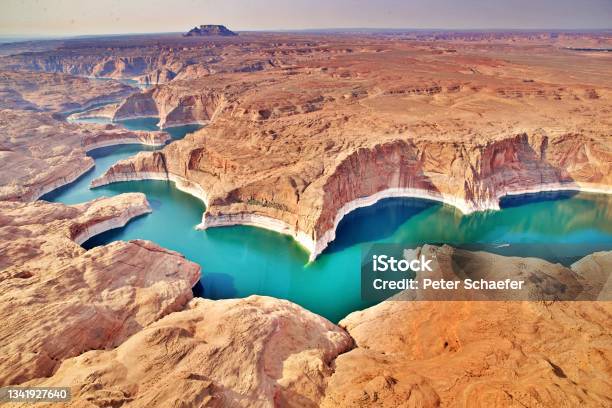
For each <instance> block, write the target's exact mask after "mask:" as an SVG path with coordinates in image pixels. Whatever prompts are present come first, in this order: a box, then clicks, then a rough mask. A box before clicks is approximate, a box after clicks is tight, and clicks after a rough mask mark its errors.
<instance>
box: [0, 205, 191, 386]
mask: <svg viewBox="0 0 612 408" xmlns="http://www.w3.org/2000/svg"><path fill="white" fill-rule="evenodd" d="M150 211H151V210H150V208H149V205H148V202H147V200H146V198H145V196H144V195H143V194H137V193H131V194H122V195H119V196H116V197H113V198H101V199H98V200H95V201H92V202H88V203H85V204H81V205H75V206H66V205H63V204H51V203H46V202H42V201H37V202H35V203H17V202H0V225H1V227H0V254H1V256H0V283H1V284H0V313H1V314H2V316H3V317H2V325H1V327H0V339H1V341H0V355H1V356H0V384H2V385H9V384H20V383H23V382H24V381H27V380H30V379H32V378H38V377H45V376H49V375H51V374H53V372H54V371H55V370H56V369H57V367H58V366H59V365H60V364H61V362H62V361H63V360H65V359H66V358H69V357H73V356H77V355H80V354H82V353H84V352H86V351H89V350H94V349H105V348H111V347H115V346H117V345H119V344H120V343H121V342H123V341H124V340H125V339H127V338H128V337H129V336H130V335H132V334H134V333H136V332H138V331H140V330H141V329H142V328H144V327H146V326H147V325H149V324H151V323H153V322H155V321H156V320H158V319H160V318H161V317H162V316H164V315H166V314H168V313H170V312H173V311H177V310H180V309H182V308H183V307H184V305H185V304H186V303H187V302H188V301H189V300H190V299H191V298H192V296H193V294H192V292H191V287H192V286H193V285H194V284H195V283H196V282H197V281H198V279H199V277H200V267H199V266H198V265H196V264H194V263H192V262H189V261H187V260H185V259H184V258H183V256H181V255H180V254H178V253H176V252H173V251H169V250H167V249H164V248H161V247H159V246H157V245H155V244H153V243H151V242H148V241H130V242H116V243H113V244H110V245H107V246H102V247H97V248H94V249H92V250H89V251H86V250H84V249H83V248H81V247H80V246H79V245H78V244H77V243H76V242H74V239H80V240H81V241H82V240H85V239H86V238H87V235H91V234H92V233H98V232H101V231H104V230H107V229H111V228H117V227H119V226H122V225H124V224H125V223H126V222H127V221H129V219H131V218H133V217H137V216H139V215H142V214H146V213H148V212H150Z"/></svg>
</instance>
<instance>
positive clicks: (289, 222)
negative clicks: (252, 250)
mask: <svg viewBox="0 0 612 408" xmlns="http://www.w3.org/2000/svg"><path fill="white" fill-rule="evenodd" d="M381 48H383V47H382V46H381ZM383 50H384V51H385V52H382V51H381V52H378V53H371V52H366V51H364V52H361V53H355V52H351V53H346V54H341V55H334V56H332V57H328V58H325V59H323V58H321V59H317V57H313V58H312V60H309V61H308V62H302V63H301V65H298V66H296V67H293V68H292V69H290V70H289V69H285V70H277V69H271V70H265V71H257V72H252V73H249V74H248V75H242V74H237V73H225V74H216V75H209V76H206V77H201V78H198V79H193V80H187V79H185V80H178V79H175V80H173V81H171V82H169V83H167V84H165V85H161V86H158V87H155V88H154V89H151V90H149V91H147V92H143V93H140V94H136V95H132V96H130V97H129V98H127V99H126V100H125V101H124V102H122V103H121V104H119V105H118V106H117V109H116V111H115V113H114V118H116V119H118V118H129V117H138V116H154V117H159V124H160V126H162V127H163V126H170V125H172V124H183V123H192V122H197V123H208V125H207V126H206V127H205V128H204V129H202V130H200V131H199V132H197V133H196V134H194V135H191V136H189V137H187V138H185V139H184V140H182V141H180V142H178V143H175V144H173V145H171V146H168V147H167V148H165V149H164V150H163V151H161V152H155V153H149V154H141V155H138V156H137V157H134V158H133V159H130V160H128V161H124V162H121V163H118V164H116V165H115V166H113V167H112V168H111V169H109V171H108V172H107V173H106V174H105V175H104V176H102V177H101V178H100V179H98V180H96V181H95V182H94V185H102V184H106V183H110V182H114V181H122V180H128V179H129V180H134V179H140V178H147V177H148V176H147V175H155V176H154V177H155V178H162V179H164V178H165V179H173V178H181V179H183V180H187V181H188V182H189V183H191V184H194V185H197V186H199V190H201V191H203V192H204V193H205V196H206V197H207V211H206V213H205V214H204V216H203V220H202V224H201V227H203V228H208V227H214V226H222V225H233V224H249V225H256V226H260V227H264V228H269V229H273V230H276V231H279V232H283V233H287V234H289V235H292V236H294V237H295V238H296V239H297V240H298V241H299V242H300V243H301V244H302V245H303V246H304V247H305V248H306V249H307V250H309V251H310V253H311V255H312V257H313V258H314V257H316V256H317V255H318V254H319V253H320V252H321V251H323V250H324V249H325V247H326V246H327V244H328V243H329V242H330V241H332V240H333V239H334V236H335V228H336V226H337V224H338V222H339V221H340V219H341V218H342V217H343V216H344V215H345V214H346V213H347V212H349V211H351V210H352V209H354V208H356V207H359V206H363V205H369V204H372V203H373V202H375V201H377V200H379V199H381V198H385V197H397V196H410V197H422V198H429V199H433V200H438V201H442V202H445V203H448V204H451V205H454V206H456V207H457V208H459V209H460V210H461V211H463V212H471V211H478V210H485V209H497V208H499V204H498V201H499V198H500V197H502V196H504V195H508V194H521V193H526V192H537V191H548V190H563V189H566V190H581V191H592V192H601V193H609V192H610V185H612V179H610V174H612V172H611V171H610V170H611V166H612V149H611V147H610V143H609V140H610V137H609V136H610V132H611V129H612V124H611V123H610V121H609V120H607V119H600V120H597V121H593V120H592V118H593V117H598V118H606V117H607V116H608V115H606V112H608V111H609V100H610V96H611V95H612V91H611V89H612V87H611V85H612V83H611V81H610V78H609V76H605V75H603V74H602V75H601V76H597V75H590V76H589V75H588V74H587V71H589V70H590V69H591V68H592V66H591V65H590V63H584V64H585V65H583V66H581V65H580V62H578V61H577V60H574V58H573V56H570V57H568V56H564V57H563V58H567V59H568V60H571V61H572V62H575V63H576V64H577V65H572V67H573V71H572V72H571V74H572V75H574V76H575V78H576V79H575V80H573V81H574V82H572V83H571V85H561V84H563V83H565V81H566V78H567V75H569V74H570V73H569V72H565V71H563V67H562V66H559V65H554V66H550V64H545V63H542V62H538V63H531V62H529V63H527V62H525V61H524V60H523V59H522V57H523V55H524V54H523V53H524V52H526V50H524V49H520V48H518V49H515V50H512V51H511V52H508V53H507V54H506V55H505V56H504V57H503V58H505V59H502V55H498V56H494V55H487V57H475V56H474V55H471V54H469V53H468V54H467V55H458V54H459V53H449V54H444V53H442V54H440V53H433V52H431V51H429V50H425V51H424V50H420V49H417V50H415V49H413V48H411V47H408V46H407V47H404V46H398V45H394V46H388V48H383ZM367 51H370V50H369V49H367ZM551 53H552V55H557V54H556V51H555V52H551ZM356 54H358V55H356ZM407 55H409V57H408V56H407ZM407 61H409V62H410V64H406V62H407ZM450 64H452V65H450ZM374 67H376V69H375V68H374ZM472 69H473V70H474V72H473V71H471V70H472ZM589 72H590V71H589ZM417 76H418V77H419V81H416V80H415V79H413V78H415V77H417ZM450 76H452V77H453V78H454V79H452V80H451V79H449V77H450ZM525 77H530V78H537V81H538V82H535V81H536V80H533V79H530V80H525V79H524V78H525ZM388 78H394V80H393V81H389V80H388ZM544 78H546V80H544ZM594 81H597V83H596V84H593V82H594ZM261 157H265V158H266V160H260V158H261Z"/></svg>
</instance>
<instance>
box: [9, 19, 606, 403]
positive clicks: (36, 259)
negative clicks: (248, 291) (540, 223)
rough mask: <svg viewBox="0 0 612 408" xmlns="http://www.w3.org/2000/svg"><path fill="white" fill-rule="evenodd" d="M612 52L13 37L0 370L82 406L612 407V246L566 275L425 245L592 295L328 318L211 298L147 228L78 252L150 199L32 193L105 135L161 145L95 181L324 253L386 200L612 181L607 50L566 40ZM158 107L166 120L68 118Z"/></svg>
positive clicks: (272, 303)
mask: <svg viewBox="0 0 612 408" xmlns="http://www.w3.org/2000/svg"><path fill="white" fill-rule="evenodd" d="M611 43H612V38H610V36H609V34H606V33H603V34H599V33H595V34H593V33H575V34H572V33H565V34H562V35H555V36H553V35H548V34H544V33H528V32H527V33H483V32H474V33H471V32H461V33H451V32H444V33H440V32H425V31H423V32H417V33H403V32H391V33H386V34H372V35H366V34H353V33H345V34H329V33H321V34H307V33H241V34H240V36H228V37H224V36H188V37H186V36H182V35H180V34H176V35H173V34H160V35H150V36H117V37H107V38H96V37H94V38H75V39H68V40H61V41H51V42H49V43H45V44H42V45H41V44H30V45H27V44H22V45H0V55H3V57H1V58H0V96H5V97H4V98H1V99H2V103H1V105H0V108H2V109H3V110H0V170H1V171H0V173H1V175H0V254H1V255H2V256H1V257H0V309H2V315H3V316H4V317H3V319H2V323H3V324H2V327H0V339H2V341H1V342H0V350H2V356H3V357H2V358H0V373H1V375H0V384H1V385H23V386H67V387H70V389H71V392H72V401H71V402H70V404H68V405H69V406H117V407H119V406H128V407H151V406H219V407H220V406H255V407H269V406H290V407H292V406H295V407H316V406H322V407H332V406H334V407H336V406H341V407H342V406H358V407H359V406H361V407H369V406H380V407H387V406H388V407H392V406H426V407H429V406H483V407H484V406H486V407H488V406H499V405H505V406H561V405H576V406H578V405H582V406H593V407H598V406H601V407H603V406H607V405H609V404H610V401H612V395H611V393H610V389H612V382H611V380H610V379H611V378H612V362H611V359H612V346H611V345H612V342H611V337H610V321H611V318H612V316H611V315H612V310H611V309H610V302H609V299H610V295H611V292H610V291H611V290H612V286H611V285H610V272H611V271H612V252H610V251H601V252H596V253H593V254H590V255H587V256H585V257H583V258H582V259H580V260H578V261H576V262H574V263H573V264H571V265H569V266H563V265H560V264H556V263H551V262H548V261H545V260H542V259H537V258H519V257H505V256H502V255H496V254H493V253H487V252H472V251H466V250H461V249H455V248H453V247H450V246H448V245H443V246H428V245H426V246H423V247H422V248H419V249H418V250H419V251H423V252H427V253H430V254H435V257H436V259H437V261H436V262H434V266H433V272H432V275H431V276H437V277H440V276H442V277H445V278H453V277H456V276H457V269H456V264H457V263H458V262H459V261H461V264H462V265H469V271H470V274H471V275H470V276H471V277H473V278H478V279H480V278H482V277H487V278H494V277H498V278H505V277H508V276H521V277H524V278H525V279H526V280H527V281H528V282H530V284H529V285H530V288H532V289H533V290H535V291H536V292H538V291H539V292H543V293H548V288H549V287H554V288H556V289H558V288H562V289H563V290H566V291H567V292H568V293H571V294H572V295H576V296H577V297H578V298H580V294H582V295H583V296H584V298H585V299H599V300H600V301H578V302H565V301H559V300H557V299H555V298H554V296H553V297H552V298H547V297H537V299H538V300H537V301H530V302H526V301H525V302H518V301H482V300H478V299H476V300H472V301H431V300H420V299H425V298H427V297H426V296H425V295H426V294H425V293H417V294H416V295H415V294H414V293H409V292H404V293H400V294H399V295H396V296H395V297H393V298H391V299H389V300H387V301H384V302H382V303H379V304H377V305H375V306H373V307H370V308H368V309H365V310H361V311H355V312H353V313H351V314H350V315H348V316H346V317H345V318H344V319H342V320H341V321H340V322H339V323H338V324H334V323H332V322H330V321H328V320H327V319H325V318H323V317H321V316H318V315H316V314H315V313H312V312H311V311H308V310H306V309H304V308H303V307H301V306H298V305H296V304H294V303H292V302H289V301H286V300H282V299H276V298H272V297H266V296H249V297H246V298H242V299H224V300H210V299H203V298H194V295H193V291H192V288H193V287H194V285H196V283H197V282H198V281H199V280H200V278H201V276H206V275H207V274H208V273H210V272H211V271H207V270H202V271H201V270H200V269H201V268H200V266H199V265H198V264H196V263H194V262H191V261H189V260H188V259H186V258H185V257H184V256H183V255H181V254H179V253H177V252H174V251H171V250H169V249H165V248H163V247H161V246H159V245H157V244H155V243H153V242H151V241H146V240H142V239H136V240H129V241H116V242H113V243H110V244H106V245H100V246H96V247H94V248H91V249H88V250H86V249H84V248H83V247H82V246H81V244H84V243H85V242H87V241H88V240H89V239H90V238H92V237H94V236H96V235H99V234H101V233H104V232H106V231H108V230H111V229H117V228H121V227H123V226H125V225H127V224H128V223H129V222H130V221H131V220H133V219H136V218H139V217H146V214H149V213H150V212H151V211H156V207H155V205H157V206H159V205H160V204H159V203H153V202H151V203H149V202H148V200H147V198H146V197H145V196H144V195H143V194H140V193H127V194H119V195H114V196H113V197H110V198H99V199H96V200H93V201H88V202H85V203H81V204H76V205H64V204H60V203H51V202H46V201H43V200H40V197H41V196H43V195H44V194H45V193H48V192H49V191H52V190H54V189H56V188H58V187H60V186H63V185H66V184H69V183H71V182H73V181H74V180H76V179H78V178H79V177H80V176H82V175H83V174H84V173H86V172H87V171H88V170H90V169H91V168H92V167H93V166H94V160H93V159H92V157H90V156H89V155H88V154H87V153H88V152H91V151H92V150H94V149H97V148H100V147H105V146H106V147H108V146H113V145H116V144H133V143H137V144H143V145H149V146H157V147H160V149H159V150H155V151H145V152H140V153H138V154H137V155H135V156H133V157H130V158H128V159H125V160H122V161H120V162H118V163H116V164H114V165H113V166H111V167H110V168H109V170H108V171H107V172H106V173H105V174H103V175H102V176H101V177H99V178H98V179H95V180H93V182H92V187H100V186H103V185H106V184H109V183H115V182H121V181H133V180H145V179H156V180H169V181H172V182H174V184H175V185H176V187H177V188H178V189H180V190H183V191H185V192H187V193H189V194H191V195H193V196H195V197H197V198H199V199H200V200H202V201H203V202H204V203H205V205H206V209H205V212H204V213H203V215H202V219H201V223H200V225H199V228H202V229H209V228H210V229H214V228H216V227H222V226H229V225H253V226H258V227H262V228H266V229H270V230H274V231H278V232H281V233H284V234H287V235H290V236H292V237H293V238H294V239H295V240H296V241H297V242H299V243H300V244H301V245H302V246H303V247H304V248H305V249H306V250H307V251H308V252H309V255H310V261H311V262H313V263H316V262H318V259H317V258H318V256H319V255H321V254H322V253H324V251H325V250H326V248H327V247H328V245H329V244H330V243H332V242H333V241H334V239H335V235H336V228H337V227H338V225H339V223H340V222H341V220H342V219H343V218H344V217H345V216H347V215H348V214H349V213H350V212H351V211H353V210H355V209H357V208H359V207H364V206H368V205H372V204H374V203H376V202H378V201H379V200H381V199H384V198H389V197H417V198H427V199H432V200H436V201H440V202H443V203H445V204H449V205H452V206H454V207H456V208H457V209H458V211H459V212H463V213H470V212H474V211H494V210H497V209H499V208H500V203H499V201H500V199H502V198H503V197H505V196H508V195H513V194H514V195H516V194H523V193H529V192H541V191H553V190H571V191H587V192H598V193H606V194H608V193H610V189H611V188H612V187H611V186H612V178H611V177H612V176H611V174H612V144H611V141H612V122H610V117H612V116H610V107H611V103H610V100H611V97H612V77H611V76H610V71H609V68H608V67H609V66H610V58H612V56H611V55H607V54H604V53H595V52H582V51H577V50H572V49H568V47H605V46H609V45H610V44H611ZM22 47H25V49H22ZM89 77H93V78H89ZM108 78H114V79H108ZM119 80H122V81H124V82H125V81H126V80H130V81H137V82H140V83H143V84H147V85H151V86H150V87H148V88H146V89H140V88H137V87H133V86H129V85H126V84H125V83H124V82H121V81H119ZM101 104H104V106H99V105H101ZM75 110H78V112H76V113H75V112H73V111H75ZM143 117H145V118H146V117H148V118H155V119H156V120H157V121H158V127H159V128H160V131H150V132H149V131H130V130H127V129H125V128H124V127H122V126H121V124H120V123H109V124H93V123H74V122H73V120H82V119H86V118H106V119H107V120H108V121H109V122H113V121H114V122H119V121H122V120H126V119H135V118H143ZM66 118H68V120H67V119H66ZM192 123H197V124H203V125H205V126H204V127H203V128H202V129H200V130H198V131H196V132H194V133H190V134H187V135H186V136H185V137H184V138H183V139H181V140H176V141H173V142H172V143H169V144H168V142H169V141H170V136H169V134H168V133H167V132H166V131H164V129H171V128H172V127H174V126H178V125H184V124H192ZM162 205H163V204H162ZM576 216H579V215H578V214H576ZM134 222H137V220H135V221H134ZM194 227H195V225H194ZM178 238H180V237H177V239H178ZM210 256H212V254H211V255H210ZM237 256H238V255H237ZM213 272H215V271H213ZM303 272H304V273H308V272H309V270H308V269H307V268H304V270H303ZM278 273H279V274H282V273H283V271H278ZM539 292H538V293H539ZM340 295H341V294H339V296H340ZM415 300H418V301H415ZM44 405H45V404H42V406H44ZM49 405H50V404H49Z"/></svg>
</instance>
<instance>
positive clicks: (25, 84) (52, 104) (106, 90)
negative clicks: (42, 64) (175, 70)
mask: <svg viewBox="0 0 612 408" xmlns="http://www.w3.org/2000/svg"><path fill="white" fill-rule="evenodd" d="M133 92H134V88H132V87H131V86H128V85H125V84H122V83H121V82H118V81H100V80H97V81H96V80H92V79H88V78H80V77H76V76H72V75H64V74H58V73H45V72H27V71H0V109H28V110H38V111H54V112H64V111H70V110H75V109H85V108H87V107H89V106H95V105H97V104H101V103H107V102H113V101H118V100H120V99H123V98H125V97H127V96H128V95H130V94H131V93H133Z"/></svg>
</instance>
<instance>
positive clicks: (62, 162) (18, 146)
mask: <svg viewBox="0 0 612 408" xmlns="http://www.w3.org/2000/svg"><path fill="white" fill-rule="evenodd" d="M169 139H170V136H169V135H168V134H167V133H165V132H143V131H129V130H126V129H124V128H121V127H119V126H114V125H93V124H86V125H80V124H76V123H66V122H65V121H63V120H60V119H56V118H55V117H54V116H53V115H52V114H49V113H39V112H32V111H20V110H8V109H7V110H0V200H10V201H32V200H36V199H37V198H39V197H41V196H42V195H44V194H45V193H48V192H49V191H52V190H54V189H55V188H57V187H60V186H62V185H64V184H68V183H70V182H72V181H74V180H76V179H77V178H78V177H79V176H80V175H82V174H83V173H85V172H86V171H87V170H89V169H91V168H92V167H93V166H94V161H93V159H92V158H91V157H89V156H87V155H86V152H88V151H90V150H93V149H96V148H99V147H104V146H111V145H117V144H145V145H150V146H161V145H163V144H164V143H166V142H167V141H168V140H169Z"/></svg>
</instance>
